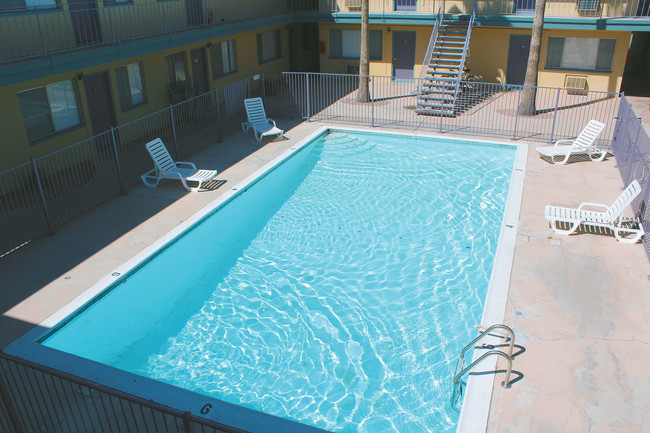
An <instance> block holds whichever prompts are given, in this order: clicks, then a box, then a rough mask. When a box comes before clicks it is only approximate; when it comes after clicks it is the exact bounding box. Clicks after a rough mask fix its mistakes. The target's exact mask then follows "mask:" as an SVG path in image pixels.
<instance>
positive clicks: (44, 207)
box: [30, 157, 54, 236]
mask: <svg viewBox="0 0 650 433" xmlns="http://www.w3.org/2000/svg"><path fill="white" fill-rule="evenodd" d="M30 159H31V161H32V168H33V169H34V178H35V179H36V185H37V186H38V192H39V193H40V196H41V209H42V210H43V216H44V217H45V223H46V224H47V234H48V236H52V235H54V228H53V226H52V221H51V220H50V211H49V209H48V208H47V200H45V191H43V184H42V182H41V176H40V174H39V173H38V168H36V160H35V159H34V157H31V158H30Z"/></svg>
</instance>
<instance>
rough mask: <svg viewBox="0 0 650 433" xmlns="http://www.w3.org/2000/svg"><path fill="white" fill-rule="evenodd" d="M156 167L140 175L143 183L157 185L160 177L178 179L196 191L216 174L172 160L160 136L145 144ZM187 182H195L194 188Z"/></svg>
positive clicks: (215, 171) (151, 186)
mask: <svg viewBox="0 0 650 433" xmlns="http://www.w3.org/2000/svg"><path fill="white" fill-rule="evenodd" d="M145 147H146V148H147V151H148V152H149V155H151V158H152V159H153V162H154V163H155V165H156V167H155V168H154V169H153V170H151V171H148V172H147V173H145V174H143V175H142V176H140V178H141V179H142V181H143V182H144V184H145V185H146V186H148V187H150V188H155V187H157V186H158V183H159V182H160V179H175V180H180V181H181V183H182V184H183V186H184V187H185V189H186V190H188V191H198V190H199V189H201V185H202V184H203V183H204V182H207V181H209V180H210V179H212V178H213V177H214V176H216V175H217V170H198V169H197V168H196V166H195V165H194V164H193V163H191V162H183V161H179V162H174V160H173V159H172V157H171V155H169V152H168V151H167V148H166V147H165V145H164V144H163V142H162V140H161V139H160V138H156V139H155V140H152V141H150V142H149V143H147V144H146V145H145ZM188 182H197V183H198V185H197V187H196V188H191V187H190V186H189V185H188Z"/></svg>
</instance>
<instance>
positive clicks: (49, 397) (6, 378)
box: [0, 352, 246, 433]
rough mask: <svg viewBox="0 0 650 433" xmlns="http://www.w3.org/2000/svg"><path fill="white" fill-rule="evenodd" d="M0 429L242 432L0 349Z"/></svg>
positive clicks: (15, 432) (33, 432) (9, 432)
mask: <svg viewBox="0 0 650 433" xmlns="http://www.w3.org/2000/svg"><path fill="white" fill-rule="evenodd" d="M201 410H209V408H203V409H201ZM0 431H2V432H3V433H89V432H95V433H246V431H245V430H241V429H237V428H233V427H228V426H226V425H223V424H220V423H217V422H214V421H210V420H207V419H205V418H202V417H200V416H197V415H195V414H192V413H190V412H181V411H179V410H175V409H173V408H170V407H167V406H162V405H159V404H157V403H154V402H151V401H149V400H145V399H142V398H139V397H135V396H133V395H129V394H126V393H123V392H120V391H117V390H114V389H110V388H107V387H105V386H103V385H99V384H96V383H92V382H90V381H87V380H84V379H82V378H77V377H74V376H70V375H68V374H65V373H62V372H59V371H55V370H52V369H50V368H47V367H44V366H41V365H37V364H34V363H31V362H29V361H25V360H22V359H18V358H14V357H12V356H9V355H6V354H4V353H2V352H0Z"/></svg>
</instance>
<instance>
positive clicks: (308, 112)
mask: <svg viewBox="0 0 650 433" xmlns="http://www.w3.org/2000/svg"><path fill="white" fill-rule="evenodd" d="M309 75H310V74H309V72H307V74H306V81H305V90H306V92H307V121H308V122H311V100H310V99H311V98H310V92H309Z"/></svg>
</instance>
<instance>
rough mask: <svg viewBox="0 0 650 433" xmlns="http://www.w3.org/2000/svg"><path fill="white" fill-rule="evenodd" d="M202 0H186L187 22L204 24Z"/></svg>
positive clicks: (197, 24)
mask: <svg viewBox="0 0 650 433" xmlns="http://www.w3.org/2000/svg"><path fill="white" fill-rule="evenodd" d="M201 2H202V0H185V12H186V13H187V24H188V25H190V26H200V25H201V24H203V4H202V3H201Z"/></svg>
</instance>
